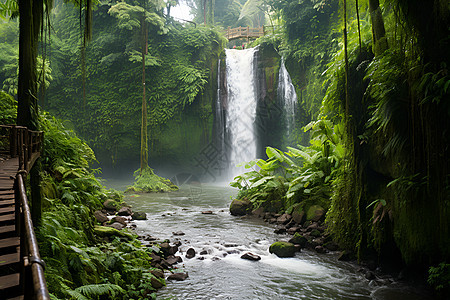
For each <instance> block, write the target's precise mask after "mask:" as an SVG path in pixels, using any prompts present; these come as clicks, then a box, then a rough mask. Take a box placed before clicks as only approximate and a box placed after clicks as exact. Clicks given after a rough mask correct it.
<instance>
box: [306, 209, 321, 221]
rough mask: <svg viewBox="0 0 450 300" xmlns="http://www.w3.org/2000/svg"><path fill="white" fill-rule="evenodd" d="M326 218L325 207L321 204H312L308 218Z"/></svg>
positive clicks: (309, 219) (315, 219) (307, 214)
mask: <svg viewBox="0 0 450 300" xmlns="http://www.w3.org/2000/svg"><path fill="white" fill-rule="evenodd" d="M323 218H325V209H324V208H323V207H322V206H320V205H311V206H310V207H309V208H308V212H307V213H306V220H308V221H314V222H318V221H320V220H322V219H323Z"/></svg>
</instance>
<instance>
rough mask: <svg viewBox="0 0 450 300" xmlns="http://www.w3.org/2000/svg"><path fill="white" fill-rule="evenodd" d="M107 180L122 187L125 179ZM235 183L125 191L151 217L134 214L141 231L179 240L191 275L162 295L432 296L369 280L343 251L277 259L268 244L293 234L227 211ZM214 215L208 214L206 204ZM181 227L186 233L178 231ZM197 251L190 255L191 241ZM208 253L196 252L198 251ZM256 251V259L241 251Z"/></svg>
mask: <svg viewBox="0 0 450 300" xmlns="http://www.w3.org/2000/svg"><path fill="white" fill-rule="evenodd" d="M107 185H108V186H111V187H115V188H118V189H123V187H124V184H123V182H122V183H121V182H114V181H110V182H108V183H107ZM236 193H237V191H236V190H235V189H232V188H229V187H224V186H213V185H200V184H198V185H182V186H181V189H180V190H179V191H177V192H173V193H156V194H140V195H126V196H125V198H126V199H125V200H126V202H127V203H128V204H130V205H132V207H133V209H134V210H136V211H144V212H146V213H147V216H148V220H146V221H135V223H136V225H137V228H136V231H137V233H139V234H141V235H151V236H154V237H157V238H158V239H160V240H164V239H170V240H171V241H175V240H176V239H179V240H180V241H181V242H182V246H181V247H180V251H181V253H178V255H180V256H181V257H182V258H183V263H181V264H179V265H178V268H181V269H182V270H183V271H186V272H188V274H189V278H188V279H187V280H185V281H181V282H169V283H168V284H167V287H165V288H163V289H161V290H160V291H159V292H158V299H180V300H181V299H380V300H381V299H384V300H391V299H392V300H393V299H395V300H403V299H404V300H419V299H420V300H423V299H431V298H429V297H428V296H426V294H423V293H422V291H421V290H416V289H415V288H413V287H410V286H406V285H404V284H400V283H395V282H394V283H391V284H389V285H387V286H376V285H374V284H373V282H372V283H370V282H369V281H368V280H366V279H365V278H364V276H363V274H362V273H361V272H358V269H359V267H358V266H357V265H355V264H352V263H348V262H340V261H338V260H337V253H329V254H316V253H315V252H312V251H308V250H303V251H302V252H301V253H297V255H296V256H295V257H294V258H278V257H276V256H275V255H273V254H269V252H268V248H269V246H270V244H271V243H273V242H274V241H277V240H283V239H284V240H287V239H288V238H289V237H288V236H287V235H278V234H275V233H274V232H273V231H274V226H273V225H269V224H267V223H265V222H263V221H262V220H261V219H256V218H251V217H233V216H231V215H230V214H229V212H228V207H229V204H230V203H231V197H233V196H235V195H236ZM208 210H209V211H212V212H213V214H202V212H203V211H208ZM179 231H182V232H183V233H185V235H183V236H174V235H173V234H172V233H173V232H179ZM191 247H192V248H194V249H195V250H196V252H197V255H196V257H194V258H192V259H187V258H185V256H184V254H185V251H186V250H187V249H188V248H191ZM203 250H206V251H207V253H208V254H206V255H202V257H204V260H200V259H198V257H199V256H200V255H199V252H201V251H203ZM247 251H250V252H252V253H254V254H258V255H260V256H261V258H262V259H261V260H260V261H258V262H253V261H248V260H243V259H241V258H240V256H241V255H242V254H243V253H245V252H247Z"/></svg>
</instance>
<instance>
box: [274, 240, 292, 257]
mask: <svg viewBox="0 0 450 300" xmlns="http://www.w3.org/2000/svg"><path fill="white" fill-rule="evenodd" d="M269 252H270V253H273V254H275V255H276V256H278V257H293V256H294V255H295V245H294V244H292V243H289V242H275V243H273V244H272V245H270V247H269Z"/></svg>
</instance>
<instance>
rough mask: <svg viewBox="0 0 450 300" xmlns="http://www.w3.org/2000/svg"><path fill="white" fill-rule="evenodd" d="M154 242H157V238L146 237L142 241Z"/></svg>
mask: <svg viewBox="0 0 450 300" xmlns="http://www.w3.org/2000/svg"><path fill="white" fill-rule="evenodd" d="M156 240H157V238H155V237H153V236H151V235H146V236H145V237H144V241H147V242H151V241H156Z"/></svg>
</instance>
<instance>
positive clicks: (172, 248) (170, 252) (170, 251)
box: [169, 245, 178, 255]
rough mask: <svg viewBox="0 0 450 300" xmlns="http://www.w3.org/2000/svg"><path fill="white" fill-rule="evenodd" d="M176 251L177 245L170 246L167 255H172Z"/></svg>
mask: <svg viewBox="0 0 450 300" xmlns="http://www.w3.org/2000/svg"><path fill="white" fill-rule="evenodd" d="M177 252H178V246H177V245H175V246H172V247H170V248H169V255H174V254H175V253H177Z"/></svg>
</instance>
